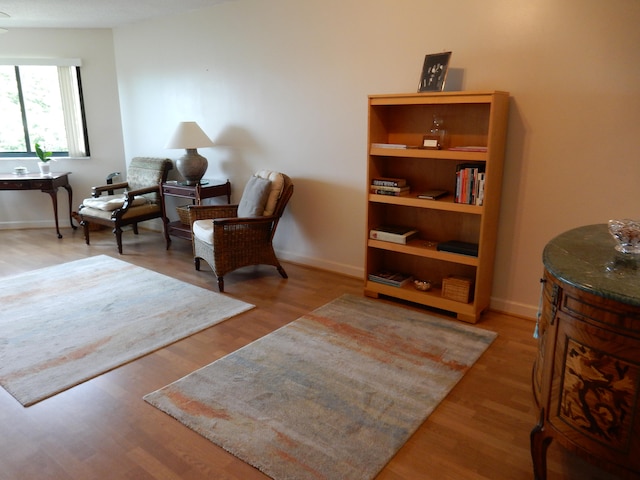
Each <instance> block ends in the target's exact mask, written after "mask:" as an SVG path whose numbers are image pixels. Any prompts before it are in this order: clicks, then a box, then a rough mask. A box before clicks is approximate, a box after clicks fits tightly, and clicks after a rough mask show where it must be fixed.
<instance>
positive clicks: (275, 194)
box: [255, 170, 284, 217]
mask: <svg viewBox="0 0 640 480" xmlns="http://www.w3.org/2000/svg"><path fill="white" fill-rule="evenodd" d="M255 176H256V177H260V178H266V179H267V180H271V192H270V193H269V198H268V199H267V204H266V205H265V207H264V213H263V215H264V216H265V217H266V216H269V215H273V211H274V210H275V209H276V203H278V199H279V198H280V195H282V189H283V188H284V177H283V176H282V174H281V173H279V172H272V171H270V170H260V171H259V172H258V173H256V174H255Z"/></svg>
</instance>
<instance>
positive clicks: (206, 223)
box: [192, 219, 213, 245]
mask: <svg viewBox="0 0 640 480" xmlns="http://www.w3.org/2000/svg"><path fill="white" fill-rule="evenodd" d="M192 230H193V236H194V237H197V238H199V239H200V240H202V241H203V242H206V243H208V244H209V245H213V220H211V219H206V220H196V221H195V222H193V227H192Z"/></svg>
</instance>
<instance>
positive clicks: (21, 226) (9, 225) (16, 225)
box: [0, 218, 69, 230]
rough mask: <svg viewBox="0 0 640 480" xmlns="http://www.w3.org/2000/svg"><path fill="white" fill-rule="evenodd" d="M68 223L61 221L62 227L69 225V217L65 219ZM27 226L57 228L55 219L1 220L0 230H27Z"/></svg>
mask: <svg viewBox="0 0 640 480" xmlns="http://www.w3.org/2000/svg"><path fill="white" fill-rule="evenodd" d="M65 220H66V223H64V224H63V223H62V221H60V222H59V225H60V227H68V226H69V219H68V218H67V219H65ZM27 228H56V224H55V222H54V221H53V220H35V221H31V222H24V221H19V222H0V230H26V229H27Z"/></svg>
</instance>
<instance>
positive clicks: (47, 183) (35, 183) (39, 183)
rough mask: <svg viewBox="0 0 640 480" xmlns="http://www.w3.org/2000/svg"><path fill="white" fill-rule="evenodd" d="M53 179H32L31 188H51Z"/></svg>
mask: <svg viewBox="0 0 640 480" xmlns="http://www.w3.org/2000/svg"><path fill="white" fill-rule="evenodd" d="M51 185H52V182H51V180H31V188H32V189H36V188H51Z"/></svg>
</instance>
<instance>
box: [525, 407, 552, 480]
mask: <svg viewBox="0 0 640 480" xmlns="http://www.w3.org/2000/svg"><path fill="white" fill-rule="evenodd" d="M530 439H531V460H532V461H533V478H534V479H535V480H547V448H549V444H550V443H551V440H552V439H553V437H549V436H547V434H546V432H545V430H544V409H543V410H542V411H541V413H540V421H539V422H538V424H537V425H536V426H535V427H534V428H533V430H531V434H530Z"/></svg>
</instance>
